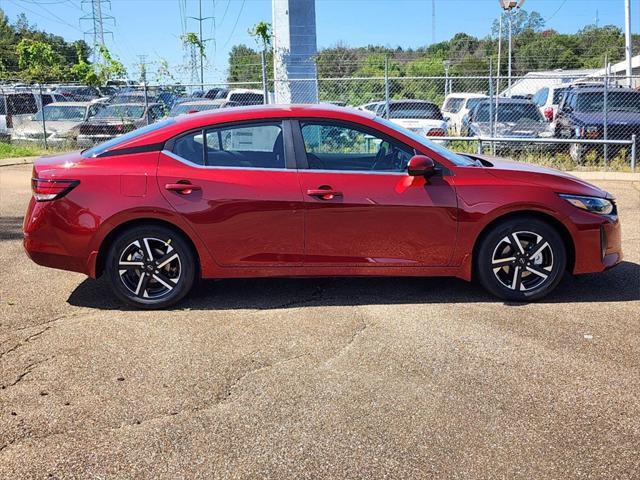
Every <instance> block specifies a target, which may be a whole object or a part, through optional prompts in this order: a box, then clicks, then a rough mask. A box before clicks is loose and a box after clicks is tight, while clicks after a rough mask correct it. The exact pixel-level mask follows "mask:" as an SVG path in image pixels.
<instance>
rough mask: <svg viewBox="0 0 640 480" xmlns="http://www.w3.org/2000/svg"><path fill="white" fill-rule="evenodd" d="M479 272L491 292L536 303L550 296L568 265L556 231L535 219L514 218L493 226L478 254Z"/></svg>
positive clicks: (564, 249) (477, 267)
mask: <svg viewBox="0 0 640 480" xmlns="http://www.w3.org/2000/svg"><path fill="white" fill-rule="evenodd" d="M476 255H477V256H476V273H477V276H478V278H479V280H480V283H481V284H482V285H483V286H484V287H485V288H486V289H487V290H488V291H489V292H491V293H493V294H494V295H496V296H497V297H500V298H502V299H504V300H508V301H517V302H526V301H533V300H537V299H540V298H542V297H544V296H545V295H547V294H549V293H550V292H551V291H552V290H553V289H554V288H555V287H556V286H557V285H558V283H559V282H560V280H561V279H562V275H563V273H564V271H565V268H566V264H567V256H566V248H565V246H564V242H563V241H562V238H561V237H560V235H559V234H558V232H557V231H556V229H555V228H553V227H552V226H551V225H549V224H548V223H546V222H543V221H541V220H538V219H536V218H529V217H522V218H516V219H511V220H508V221H506V222H503V223H500V224H498V225H496V226H495V227H493V228H492V229H491V230H490V231H489V232H488V233H487V234H486V235H485V236H484V238H482V240H481V242H480V244H479V247H478V249H477V251H476Z"/></svg>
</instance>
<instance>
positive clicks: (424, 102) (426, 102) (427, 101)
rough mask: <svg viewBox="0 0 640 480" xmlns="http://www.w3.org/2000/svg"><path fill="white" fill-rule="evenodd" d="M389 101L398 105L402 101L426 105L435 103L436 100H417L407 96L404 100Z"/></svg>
mask: <svg viewBox="0 0 640 480" xmlns="http://www.w3.org/2000/svg"><path fill="white" fill-rule="evenodd" d="M380 103H385V102H380ZM389 103H390V104H392V105H398V104H402V103H423V104H425V105H427V104H428V105H435V103H434V102H432V101H430V100H417V99H415V100H414V99H411V98H407V99H404V100H389Z"/></svg>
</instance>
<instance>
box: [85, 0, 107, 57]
mask: <svg viewBox="0 0 640 480" xmlns="http://www.w3.org/2000/svg"><path fill="white" fill-rule="evenodd" d="M81 4H82V10H83V11H86V12H87V14H86V15H84V16H82V17H80V21H84V22H88V23H89V29H88V30H87V31H85V32H84V34H85V36H89V37H91V38H92V40H93V44H92V46H93V62H94V63H98V62H100V61H101V59H102V56H101V55H100V48H101V47H105V43H104V36H105V34H107V35H111V36H113V32H112V31H110V30H105V28H104V26H105V23H109V22H113V23H115V18H114V17H113V16H111V15H109V14H108V13H105V11H109V10H110V9H111V2H110V1H109V0H82V2H81Z"/></svg>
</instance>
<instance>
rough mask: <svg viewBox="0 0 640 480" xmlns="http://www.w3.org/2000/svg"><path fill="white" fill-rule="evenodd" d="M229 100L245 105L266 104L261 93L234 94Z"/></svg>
mask: <svg viewBox="0 0 640 480" xmlns="http://www.w3.org/2000/svg"><path fill="white" fill-rule="evenodd" d="M229 100H232V101H234V102H238V103H241V104H243V105H260V104H262V103H264V96H263V95H262V94H261V93H232V94H231V95H229Z"/></svg>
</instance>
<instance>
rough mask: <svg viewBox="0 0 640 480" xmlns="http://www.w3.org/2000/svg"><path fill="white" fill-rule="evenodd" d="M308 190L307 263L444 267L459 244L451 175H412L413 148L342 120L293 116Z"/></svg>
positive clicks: (304, 190) (298, 156)
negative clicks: (302, 118) (296, 120)
mask: <svg viewBox="0 0 640 480" xmlns="http://www.w3.org/2000/svg"><path fill="white" fill-rule="evenodd" d="M292 125H293V131H294V134H295V135H296V137H295V138H296V141H295V144H296V159H297V160H298V162H299V163H298V166H299V172H300V173H299V176H300V184H301V187H302V193H303V194H304V196H305V239H306V249H305V260H304V264H305V266H313V265H317V266H322V265H355V266H445V265H448V263H449V261H450V259H451V256H452V253H453V250H454V248H455V243H456V232H457V218H456V212H457V197H456V193H455V189H454V187H453V186H452V184H451V183H450V178H449V177H448V176H443V175H438V176H434V177H432V178H430V179H429V180H428V181H427V180H426V179H424V178H422V177H420V178H417V177H410V176H408V175H407V172H406V166H407V163H408V161H409V159H410V158H411V157H412V156H413V154H414V152H413V149H412V148H410V147H408V146H406V145H404V144H402V143H400V142H398V141H397V140H395V139H393V138H390V137H388V136H386V135H385V134H383V133H381V132H379V131H377V130H375V129H371V128H367V127H363V126H361V125H358V124H354V123H345V122H341V121H333V120H330V121H318V120H300V121H298V122H292Z"/></svg>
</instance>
